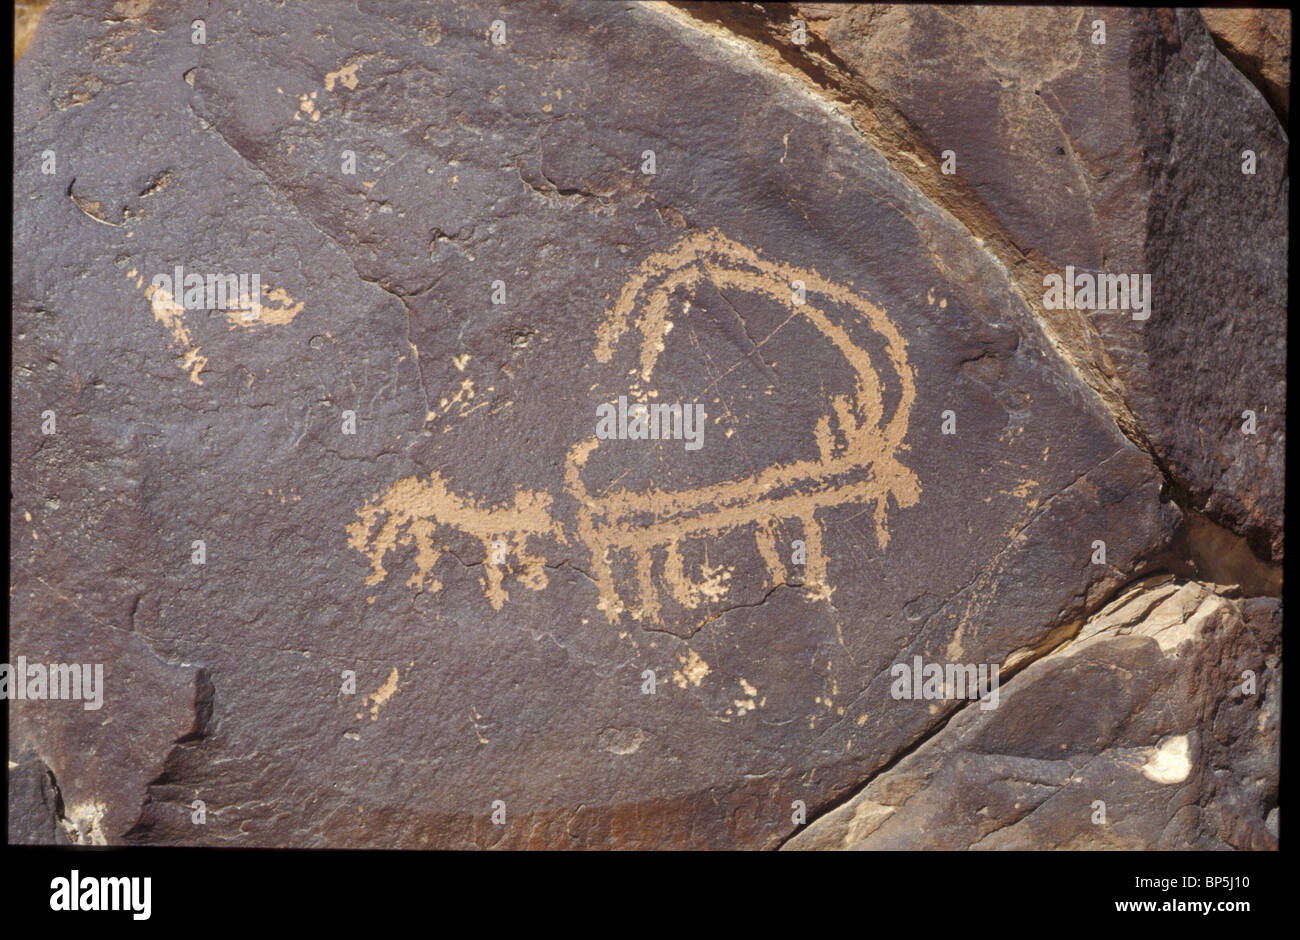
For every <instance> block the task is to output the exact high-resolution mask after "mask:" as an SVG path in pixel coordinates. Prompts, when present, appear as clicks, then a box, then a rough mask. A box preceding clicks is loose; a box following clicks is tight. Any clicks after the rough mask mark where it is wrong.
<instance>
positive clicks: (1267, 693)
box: [788, 578, 1282, 849]
mask: <svg viewBox="0 0 1300 940" xmlns="http://www.w3.org/2000/svg"><path fill="white" fill-rule="evenodd" d="M1162 582H1163V583H1162ZM1277 611H1278V603H1277V601H1276V600H1273V599H1257V600H1253V601H1246V602H1238V601H1233V600H1229V599H1227V598H1225V597H1223V596H1221V595H1219V594H1217V593H1216V592H1215V590H1214V588H1213V586H1211V585H1202V584H1199V583H1196V582H1188V583H1184V584H1181V585H1180V584H1175V583H1173V581H1172V579H1169V578H1154V579H1151V580H1150V581H1148V582H1144V583H1142V584H1139V585H1135V586H1134V587H1133V588H1132V589H1131V590H1129V591H1127V592H1125V593H1124V594H1123V595H1122V596H1121V597H1119V598H1117V599H1116V600H1115V601H1114V602H1112V603H1111V604H1110V605H1109V606H1108V607H1107V608H1106V609H1105V610H1103V611H1102V612H1101V613H1100V614H1098V615H1097V616H1096V617H1094V618H1092V619H1091V620H1089V622H1088V624H1087V625H1086V626H1085V627H1084V629H1083V631H1082V632H1081V633H1080V635H1079V636H1078V638H1076V639H1075V640H1074V641H1072V642H1070V643H1069V644H1067V645H1066V646H1064V647H1063V648H1061V649H1059V650H1057V651H1056V652H1054V653H1052V654H1051V655H1049V656H1047V657H1045V658H1043V659H1041V660H1039V661H1038V662H1035V663H1033V664H1031V665H1030V666H1028V667H1027V668H1026V669H1025V670H1024V672H1023V673H1021V674H1020V675H1019V676H1017V677H1016V679H1015V681H1014V682H1012V683H1010V684H1008V685H1007V686H1005V687H1004V688H1003V690H1002V695H1003V698H1002V701H1001V703H1000V704H999V706H998V708H997V709H996V710H995V711H983V710H981V709H980V708H979V706H978V705H968V706H966V707H965V708H963V709H962V710H961V712H959V713H958V714H957V715H956V716H954V717H953V719H952V720H951V721H950V722H949V723H948V725H947V726H946V727H945V728H944V729H943V730H942V731H940V732H939V733H938V734H936V735H935V736H934V737H932V738H930V739H928V740H927V741H926V742H925V743H924V745H922V746H921V747H920V748H919V749H917V750H916V752H915V753H912V754H909V755H907V756H906V757H904V758H903V760H902V761H900V762H899V763H898V765H897V766H895V767H893V768H890V769H889V770H887V771H885V772H884V773H882V774H880V775H879V776H877V777H876V778H874V779H873V780H872V781H871V782H870V783H869V784H868V785H867V786H866V787H865V788H864V789H863V790H862V791H861V792H859V793H857V794H855V795H854V796H853V798H852V799H850V800H849V801H848V802H846V803H845V804H844V805H842V806H840V807H838V808H836V809H835V810H833V811H832V812H830V813H828V814H826V815H825V816H823V817H822V818H821V819H818V820H817V821H816V822H814V823H813V824H812V825H810V826H809V827H808V828H807V829H806V830H804V831H803V832H800V833H799V834H798V835H796V836H795V837H794V838H793V839H791V840H790V842H789V843H788V848H790V849H812V848H855V849H916V848H939V849H966V848H980V849H999V848H1020V847H1024V846H1033V847H1035V848H1042V849H1171V848H1198V849H1224V848H1241V849H1263V848H1275V847H1276V845H1277V842H1276V831H1273V832H1270V831H1269V829H1268V826H1267V825H1266V822H1265V820H1266V817H1267V816H1268V815H1269V814H1270V813H1271V812H1272V811H1273V810H1274V809H1276V807H1277V800H1278V766H1279V761H1280V756H1281V755H1280V751H1279V744H1280V729H1281V701H1280V694H1281V678H1282V676H1281V661H1280V656H1279V647H1278V642H1279V640H1280V635H1281V623H1280V620H1278V619H1277ZM1247 675H1248V676H1252V677H1253V681H1254V682H1255V683H1256V686H1255V691H1253V692H1251V693H1248V694H1243V692H1242V688H1243V681H1244V680H1243V676H1247ZM1103 804H1104V805H1103Z"/></svg>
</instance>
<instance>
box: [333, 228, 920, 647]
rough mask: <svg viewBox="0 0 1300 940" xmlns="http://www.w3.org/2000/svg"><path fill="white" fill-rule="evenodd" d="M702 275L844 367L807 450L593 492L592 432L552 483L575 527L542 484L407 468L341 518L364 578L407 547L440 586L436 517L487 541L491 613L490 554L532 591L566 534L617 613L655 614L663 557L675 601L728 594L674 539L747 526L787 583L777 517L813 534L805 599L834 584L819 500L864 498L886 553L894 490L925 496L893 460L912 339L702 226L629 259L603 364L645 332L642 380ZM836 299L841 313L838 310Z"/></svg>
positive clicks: (822, 595) (907, 391)
mask: <svg viewBox="0 0 1300 940" xmlns="http://www.w3.org/2000/svg"><path fill="white" fill-rule="evenodd" d="M706 282H708V283H711V284H712V285H713V286H714V287H716V288H718V289H724V288H726V289H730V290H732V291H739V292H742V293H747V294H751V295H756V296H759V297H766V298H768V299H769V300H774V301H776V302H777V303H778V304H781V305H782V306H783V308H788V309H789V310H790V311H791V312H790V315H789V318H788V319H787V320H786V322H787V323H788V322H790V321H791V320H793V319H794V318H796V317H802V318H804V320H806V321H807V322H808V323H810V324H811V325H812V326H813V327H814V328H815V329H816V330H817V331H818V332H819V333H820V334H821V335H822V336H823V337H824V338H825V339H826V340H827V341H829V342H830V343H831V344H832V345H833V346H834V347H835V348H836V349H837V350H838V351H839V352H840V354H841V355H843V356H844V358H845V360H847V362H848V364H849V366H850V367H851V368H852V392H851V393H850V394H848V395H831V396H828V397H829V401H828V406H829V407H828V410H827V413H825V414H824V415H822V416H821V418H820V419H819V420H818V421H817V422H816V425H815V428H814V439H815V442H816V447H817V451H818V454H817V456H816V458H813V459H802V460H794V461H792V462H790V463H786V464H773V465H771V466H769V467H766V468H764V469H763V470H761V471H759V472H757V473H753V474H750V475H748V476H745V477H741V478H738V479H732V480H728V481H725V482H721V483H716V484H710V485H704V486H699V487H695V488H690V489H683V490H675V491H674V490H665V489H661V488H658V487H656V486H653V485H652V486H650V487H649V488H647V489H642V490H629V489H607V490H606V491H604V492H602V493H600V495H594V494H593V492H592V490H591V488H589V487H588V486H587V484H586V482H585V481H584V479H583V471H584V468H585V467H586V466H587V465H588V462H589V460H590V458H591V456H592V454H593V453H594V452H595V451H596V450H597V448H598V447H599V446H600V443H601V442H600V441H599V440H598V439H597V438H596V437H595V436H592V437H590V438H588V439H586V440H581V441H579V442H577V443H576V444H574V445H573V446H572V447H571V448H570V449H569V451H568V454H567V456H566V459H565V462H564V471H563V478H562V480H561V481H560V482H561V484H562V490H560V491H559V492H558V493H557V494H556V495H557V496H559V497H560V498H561V499H562V501H563V504H564V509H565V510H566V511H565V513H564V514H563V519H565V520H568V519H571V520H572V522H571V523H570V522H567V521H562V519H561V518H559V517H557V516H556V515H553V514H552V511H551V507H552V497H551V496H550V495H549V494H548V493H546V492H536V491H531V490H524V489H519V490H517V491H516V494H515V497H514V503H513V504H505V505H497V506H488V505H484V504H483V503H481V502H479V501H478V500H476V499H474V498H473V497H471V496H462V495H459V494H457V493H456V492H455V491H454V490H453V489H452V488H451V486H450V483H449V481H448V480H446V479H444V478H443V476H442V475H441V474H440V473H436V472H435V473H433V474H431V475H430V476H429V477H428V478H425V479H421V478H420V477H419V476H414V477H408V478H406V479H403V480H400V481H398V482H397V483H395V484H394V485H393V486H392V487H391V488H390V489H389V490H388V491H387V492H386V493H384V494H383V495H382V496H376V497H375V498H374V499H372V500H371V501H370V502H368V503H366V505H365V506H364V507H362V508H361V509H360V510H359V511H358V519H357V520H356V521H355V522H353V523H351V524H350V525H349V526H348V529H347V532H348V543H349V545H351V546H352V548H354V549H356V550H357V551H359V552H361V553H362V554H364V555H366V556H367V557H368V558H369V559H370V562H371V574H370V576H369V578H368V579H367V583H370V584H374V583H376V582H378V581H382V580H384V579H385V578H386V577H387V571H386V569H385V568H384V559H385V557H386V556H387V555H388V553H389V552H390V551H393V550H394V549H395V548H396V547H397V546H398V545H413V546H414V547H415V550H416V552H415V568H416V570H415V573H414V574H413V575H412V576H411V578H410V579H409V580H408V581H407V584H408V585H409V586H411V587H415V588H424V587H426V586H427V587H428V588H429V589H430V590H433V591H435V592H436V591H438V590H440V589H441V585H440V584H439V582H438V581H437V580H436V579H435V578H434V577H433V566H434V564H435V563H436V562H437V560H438V558H439V557H440V556H441V554H442V553H443V552H444V551H445V550H446V549H445V547H442V546H441V543H439V542H438V541H437V540H436V532H437V529H438V527H439V526H444V527H449V528H451V529H453V530H456V531H458V532H460V533H463V534H467V535H469V536H471V537H472V538H475V539H477V540H479V541H480V542H481V543H482V544H483V547H484V551H485V553H486V554H487V555H488V562H487V564H485V572H486V575H485V577H486V582H485V583H484V593H485V596H486V597H487V599H488V600H489V602H490V603H491V604H492V606H493V607H494V608H496V609H500V608H501V606H502V605H503V604H504V602H505V601H506V600H507V599H508V594H507V592H506V591H505V589H504V587H503V580H504V568H505V565H504V564H501V563H493V557H494V556H493V552H494V551H495V552H496V555H497V558H496V560H497V562H502V561H504V559H502V558H500V557H499V556H500V555H501V554H503V553H502V551H501V550H502V548H503V547H507V548H508V549H509V554H510V555H511V556H512V557H513V558H514V559H515V560H516V561H517V562H518V563H519V567H520V574H519V575H518V579H519V580H520V581H521V582H522V583H524V584H525V585H526V586H528V587H530V588H532V589H533V590H541V589H542V588H544V587H545V586H546V576H545V570H544V556H543V554H539V553H540V552H545V551H546V549H547V548H550V549H551V550H552V551H553V552H555V553H556V554H557V555H558V550H559V547H560V546H561V545H565V544H573V545H581V546H584V547H585V548H586V550H587V552H588V553H589V558H588V564H589V569H590V571H591V577H592V578H593V580H594V581H595V583H596V587H597V591H598V593H599V603H598V607H599V609H600V610H602V611H603V612H604V613H605V615H606V617H607V618H608V619H609V620H610V622H611V623H616V622H618V621H619V620H620V619H621V617H622V615H623V614H624V613H630V614H631V615H632V616H633V617H634V619H638V620H641V619H644V620H648V621H651V622H656V623H658V622H662V609H663V608H662V602H661V599H660V596H659V589H658V587H657V586H656V584H655V580H654V578H653V571H654V567H655V562H656V560H658V559H662V562H663V569H662V570H663V581H665V582H666V583H667V586H668V590H669V594H670V596H671V597H672V599H673V600H674V601H675V602H676V603H677V604H678V605H680V606H681V607H683V608H695V607H698V606H699V605H700V604H701V603H703V602H705V601H706V600H707V601H716V600H719V599H721V598H722V597H724V596H725V595H726V593H727V590H728V588H727V582H728V580H729V579H730V576H731V573H732V570H733V569H734V566H717V567H713V568H709V567H708V566H707V565H706V566H705V568H704V570H703V571H702V575H703V577H702V579H701V580H700V581H699V582H693V581H692V580H691V578H690V577H689V576H688V575H687V572H686V570H685V565H684V563H683V557H682V548H683V545H684V544H685V543H687V541H688V540H692V539H710V538H716V537H720V536H722V535H724V534H727V533H730V532H732V531H735V530H746V531H749V532H751V533H752V534H753V538H754V542H755V548H756V550H757V554H758V556H759V557H760V558H761V559H762V562H763V564H764V565H765V566H766V569H767V575H768V577H769V579H770V583H771V584H772V585H778V584H786V583H788V572H787V571H786V567H785V565H784V563H783V562H782V560H781V554H782V553H781V550H780V549H779V548H778V543H777V536H776V533H777V528H778V526H779V525H780V524H781V523H782V522H784V521H786V520H794V521H797V522H798V523H799V524H800V525H801V527H802V539H803V541H804V543H805V546H806V563H805V577H804V580H803V588H804V591H805V595H806V596H807V597H808V598H809V599H813V600H817V599H829V598H830V596H831V594H832V592H833V590H834V588H833V587H832V586H831V584H830V583H829V581H828V580H827V575H828V571H827V568H828V557H827V552H826V548H825V528H824V524H823V521H822V520H821V519H819V518H818V514H819V512H821V511H824V510H830V509H833V508H836V507H840V506H845V505H849V504H852V505H865V506H866V507H868V508H870V510H871V512H872V518H873V519H874V522H875V526H874V534H875V539H876V542H877V545H878V547H879V548H881V549H882V550H883V549H884V548H885V547H886V546H887V545H888V543H889V527H888V509H889V504H890V503H891V501H892V503H893V504H894V505H895V506H896V507H898V508H906V507H909V506H912V505H915V504H916V502H917V500H918V499H919V497H920V493H921V486H920V482H919V480H918V479H917V477H916V475H915V474H914V473H913V472H912V471H911V470H910V469H908V468H907V467H905V466H904V465H903V464H902V463H901V462H900V460H899V453H900V451H901V450H903V449H904V445H903V438H904V437H905V436H906V434H907V424H908V418H909V415H910V412H911V407H912V402H913V400H914V398H915V383H914V377H913V373H912V369H911V366H910V365H909V364H908V362H907V358H906V345H907V344H906V342H905V341H904V339H903V337H902V335H901V334H900V333H899V332H898V330H897V329H896V328H895V326H894V325H893V323H891V322H890V320H889V319H888V318H887V317H886V315H885V311H884V310H882V309H881V308H880V307H878V306H876V305H875V304H872V303H870V302H868V301H867V300H866V299H865V298H863V297H861V296H859V295H857V294H855V293H854V292H852V291H850V290H848V289H847V288H845V287H843V286H840V285H838V284H833V283H831V282H829V281H827V280H825V279H823V278H822V277H821V276H820V275H818V274H817V273H816V272H815V271H813V270H805V269H801V268H796V267H793V266H791V265H787V264H781V263H777V262H771V261H767V260H764V259H762V258H760V257H759V255H758V253H757V252H755V251H753V250H752V249H749V248H747V247H745V246H744V245H741V244H738V243H737V242H735V241H732V240H730V239H728V238H726V237H725V236H723V235H722V234H720V233H718V232H716V231H711V232H703V233H697V234H693V235H690V236H688V237H686V238H684V239H682V240H681V241H680V242H678V243H677V244H676V245H675V246H673V247H672V248H671V249H669V250H667V251H664V252H660V253H656V254H653V255H651V256H650V257H649V258H647V259H646V260H645V261H644V262H643V263H642V264H641V265H640V266H639V267H638V268H637V270H636V271H635V272H634V274H633V276H632V277H631V279H630V280H629V281H628V282H627V284H626V285H625V287H624V288H623V290H622V292H621V293H620V295H619V297H618V300H617V302H616V304H615V306H614V308H613V309H612V310H610V311H608V312H607V316H606V318H605V320H604V321H603V322H602V323H601V325H600V327H599V329H598V330H597V343H596V348H595V358H596V359H597V361H599V362H608V361H610V359H611V358H612V357H613V355H614V352H615V350H616V349H617V347H618V346H619V343H620V341H621V340H622V339H623V338H624V337H625V336H626V335H629V334H632V333H635V335H638V336H639V337H640V346H639V349H638V350H637V352H638V363H639V375H640V377H641V379H642V380H643V381H649V379H650V378H651V376H652V375H653V373H654V370H655V367H656V365H657V364H658V360H659V357H660V354H661V353H662V352H663V351H664V348H665V344H664V338H665V336H666V335H667V332H668V329H669V328H670V327H669V325H668V324H669V320H668V309H669V303H670V301H671V298H672V296H673V294H674V292H678V291H685V292H691V291H694V290H695V289H696V288H698V287H699V286H700V285H702V284H704V283H706ZM795 282H801V283H802V285H803V292H802V295H801V300H802V302H799V301H797V300H796V299H795V296H794V294H793V292H792V284H794V283H795ZM832 310H835V311H837V317H838V322H837V318H833V317H832V314H831V312H830V311H832ZM850 321H855V322H865V324H866V325H867V326H869V327H870V328H871V330H873V331H874V333H875V334H876V335H877V336H878V337H879V339H880V340H881V341H882V342H883V348H884V357H883V359H884V363H883V365H884V366H886V367H888V368H889V369H890V370H891V372H892V376H891V378H892V381H893V382H894V383H895V384H896V386H897V388H898V401H897V403H896V405H895V406H894V407H893V409H892V412H891V413H890V414H888V415H886V413H885V405H884V395H883V390H884V382H883V380H882V378H881V376H880V375H878V374H877V373H876V371H875V368H874V366H873V362H872V358H871V355H869V353H868V352H867V350H865V349H863V348H862V347H861V346H859V345H857V344H856V343H855V342H854V340H853V339H852V337H851V335H850V330H849V327H850V326H851V325H853V323H851V322H850ZM783 325H784V324H783ZM778 329H779V328H778ZM616 561H617V562H624V563H630V564H631V565H632V566H633V568H634V570H635V575H634V578H633V583H632V584H630V585H625V584H619V583H616V579H615V564H616Z"/></svg>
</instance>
